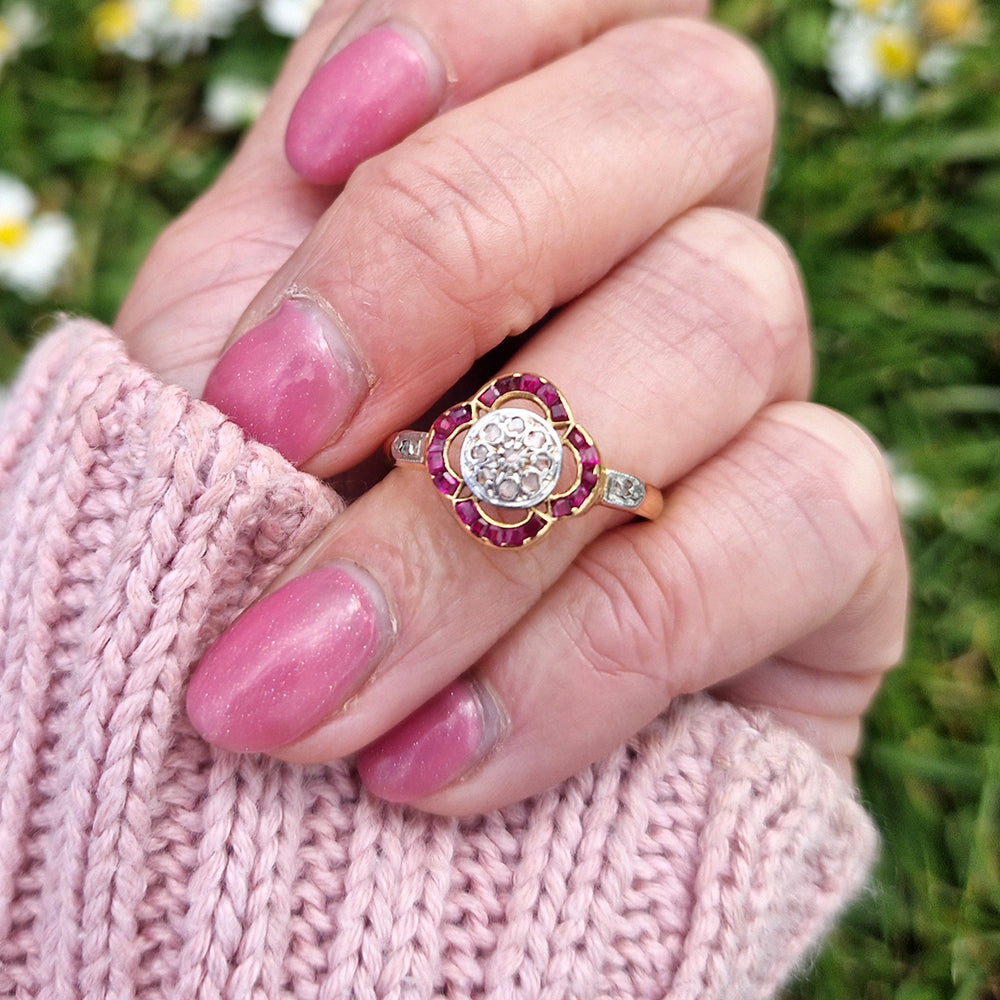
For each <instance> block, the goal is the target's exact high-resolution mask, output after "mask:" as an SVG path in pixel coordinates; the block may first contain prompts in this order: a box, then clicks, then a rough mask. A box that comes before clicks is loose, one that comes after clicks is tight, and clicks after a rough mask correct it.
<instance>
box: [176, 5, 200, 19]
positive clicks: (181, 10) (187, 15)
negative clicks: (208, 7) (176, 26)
mask: <svg viewBox="0 0 1000 1000" xmlns="http://www.w3.org/2000/svg"><path fill="white" fill-rule="evenodd" d="M170 13H171V14H173V15H174V17H176V18H177V20H179V21H193V20H194V19H195V18H196V17H197V16H198V15H199V14H200V13H201V0H170Z"/></svg>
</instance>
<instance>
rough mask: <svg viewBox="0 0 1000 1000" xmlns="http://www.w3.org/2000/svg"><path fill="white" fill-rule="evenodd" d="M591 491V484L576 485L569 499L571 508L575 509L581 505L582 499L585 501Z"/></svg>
mask: <svg viewBox="0 0 1000 1000" xmlns="http://www.w3.org/2000/svg"><path fill="white" fill-rule="evenodd" d="M592 491H593V486H578V487H577V488H576V489H575V490H574V491H573V495H572V496H571V497H570V500H572V501H573V509H574V510H576V508H577V507H582V506H583V504H584V501H586V499H587V497H589V496H590V494H591V492H592Z"/></svg>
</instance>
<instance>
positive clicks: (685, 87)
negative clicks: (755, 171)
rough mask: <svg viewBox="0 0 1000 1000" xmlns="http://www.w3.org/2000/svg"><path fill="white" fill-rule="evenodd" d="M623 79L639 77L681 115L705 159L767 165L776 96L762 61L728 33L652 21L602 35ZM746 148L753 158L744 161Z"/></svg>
mask: <svg viewBox="0 0 1000 1000" xmlns="http://www.w3.org/2000/svg"><path fill="white" fill-rule="evenodd" d="M605 38H606V39H607V44H608V45H610V46H612V47H614V49H615V55H616V56H617V59H618V60H619V61H620V62H621V64H622V65H623V67H625V70H624V71H625V72H628V73H630V74H635V73H636V72H645V73H646V74H648V75H649V76H650V77H651V79H652V82H653V84H654V88H655V89H654V93H659V94H660V95H661V99H662V100H663V101H668V102H671V104H672V106H674V107H677V106H678V105H679V110H680V111H681V112H682V115H683V114H685V113H686V118H687V120H688V122H689V129H688V132H689V135H690V137H691V139H692V140H694V137H695V136H701V139H700V148H699V151H700V153H701V156H702V157H704V158H711V159H712V160H715V161H718V160H719V159H720V158H723V159H725V158H728V159H731V160H733V164H734V167H735V166H737V165H738V164H739V163H744V162H746V161H747V160H748V159H753V160H763V161H766V160H767V158H768V153H769V150H770V146H771V142H772V139H773V135H774V129H775V121H776V97H775V87H774V83H773V79H772V77H771V73H770V70H769V69H768V68H767V66H766V64H765V63H764V61H763V59H762V57H761V56H760V55H759V54H758V52H757V51H756V50H755V49H754V48H753V47H752V46H751V45H750V44H749V43H747V42H746V41H744V40H743V39H741V38H739V37H738V36H737V35H735V34H733V33H731V32H729V31H727V30H726V29H724V28H722V27H720V26H718V25H715V24H711V23H708V22H706V21H701V20H697V19H682V18H675V17H661V18H652V19H649V20H645V21H636V22H632V23H630V24H627V25H623V26H621V27H619V28H616V29H615V30H613V31H611V32H608V33H607V35H606V36H605ZM748 149H752V150H753V151H754V152H755V154H757V153H759V155H754V156H753V157H748V156H747V151H748Z"/></svg>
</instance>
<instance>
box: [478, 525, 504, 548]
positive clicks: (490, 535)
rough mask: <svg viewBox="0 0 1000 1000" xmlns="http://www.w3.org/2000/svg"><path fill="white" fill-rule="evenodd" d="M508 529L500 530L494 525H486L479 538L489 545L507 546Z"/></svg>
mask: <svg viewBox="0 0 1000 1000" xmlns="http://www.w3.org/2000/svg"><path fill="white" fill-rule="evenodd" d="M509 530H510V529H509V528H501V527H498V526H497V525H495V524H490V525H487V527H486V529H485V530H484V531H483V533H482V534H481V535H480V536H479V537H480V538H485V539H486V541H488V542H489V543H490V544H491V545H497V546H501V545H507V544H508V542H507V532H508V531H509Z"/></svg>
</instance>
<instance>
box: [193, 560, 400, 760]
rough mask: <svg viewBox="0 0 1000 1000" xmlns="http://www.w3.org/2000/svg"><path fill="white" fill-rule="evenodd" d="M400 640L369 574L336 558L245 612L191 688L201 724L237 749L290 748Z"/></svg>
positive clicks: (214, 738)
mask: <svg viewBox="0 0 1000 1000" xmlns="http://www.w3.org/2000/svg"><path fill="white" fill-rule="evenodd" d="M392 637H393V625H392V618H391V616H390V614H389V610H388V606H387V605H386V602H385V598H384V597H383V596H382V593H381V591H380V590H379V588H378V586H377V585H376V584H375V582H374V581H373V580H372V579H371V577H370V576H369V575H368V574H367V573H365V572H364V571H363V570H362V569H360V568H359V567H357V566H355V565H353V564H351V563H329V564H327V565H326V566H322V567H320V568H319V569H316V570H313V571H312V572H311V573H306V574H305V575H303V576H299V577H296V578H295V579H294V580H291V581H290V582H289V583H286V584H285V585H284V586H283V587H281V588H279V589H278V590H276V591H274V593H273V594H269V595H268V596H267V597H265V598H264V599H263V600H261V601H258V602H257V603H256V604H254V605H253V606H252V607H250V608H249V609H248V610H247V611H245V612H244V613H243V614H242V615H241V616H240V617H239V618H237V619H236V621H235V622H234V623H233V624H232V625H231V626H230V627H229V628H228V629H227V630H226V631H225V632H223V634H222V635H221V636H220V637H219V638H218V640H216V642H215V644H214V645H213V646H212V647H211V648H210V649H209V650H208V652H207V653H206V654H205V655H204V657H202V660H201V662H200V663H199V664H198V666H197V668H196V670H195V672H194V676H193V677H192V678H191V683H190V685H189V686H188V692H187V711H188V717H189V718H190V720H191V722H192V724H193V725H194V727H195V729H197V730H198V732H199V733H201V735H202V736H204V737H205V739H206V740H208V742H209V743H213V744H214V745H215V746H218V747H222V748H223V749H225V750H236V751H239V752H248V751H267V750H275V749H277V748H278V747H282V746H286V745H287V744H289V743H291V742H292V741H293V740H296V739H298V737H300V736H303V735H305V734H306V733H307V732H309V730H311V729H313V728H314V727H315V726H316V725H318V724H319V723H320V722H322V721H323V720H324V719H325V718H326V717H327V716H328V715H330V713H331V712H333V711H334V710H336V709H337V708H339V707H340V706H341V705H343V703H344V702H345V701H346V700H347V698H349V697H350V696H351V695H352V694H353V693H354V692H355V691H357V689H358V688H359V687H360V686H361V684H362V683H363V682H364V681H365V680H366V679H367V677H368V676H369V675H370V674H371V672H372V670H373V669H374V668H375V666H376V664H377V663H378V661H379V659H380V658H381V656H382V654H383V653H384V652H385V650H386V648H387V646H388V645H389V643H390V642H391V640H392Z"/></svg>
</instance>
